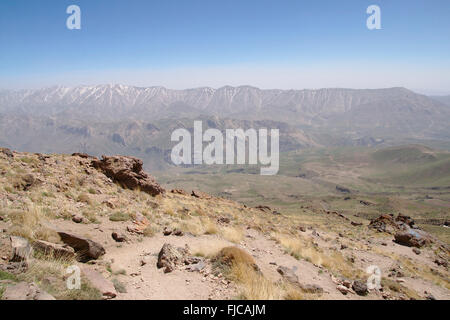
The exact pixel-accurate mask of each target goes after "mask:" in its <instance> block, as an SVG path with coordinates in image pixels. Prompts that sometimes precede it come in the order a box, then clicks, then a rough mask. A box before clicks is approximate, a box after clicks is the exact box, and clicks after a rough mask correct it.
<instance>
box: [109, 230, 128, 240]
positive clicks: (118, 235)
mask: <svg viewBox="0 0 450 320" xmlns="http://www.w3.org/2000/svg"><path fill="white" fill-rule="evenodd" d="M111 237H112V238H113V239H114V240H115V241H116V242H124V241H126V240H127V237H126V236H125V235H123V234H121V233H117V232H113V233H112V234H111Z"/></svg>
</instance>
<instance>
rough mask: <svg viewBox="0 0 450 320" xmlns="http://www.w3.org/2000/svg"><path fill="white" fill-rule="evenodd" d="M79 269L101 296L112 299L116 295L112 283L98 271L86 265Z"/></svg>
mask: <svg viewBox="0 0 450 320" xmlns="http://www.w3.org/2000/svg"><path fill="white" fill-rule="evenodd" d="M81 271H82V273H83V275H84V276H85V277H86V279H87V280H88V281H89V282H90V283H91V285H92V286H93V287H94V288H95V289H97V290H98V291H100V292H101V293H102V295H103V298H105V299H112V298H115V297H116V296H117V292H116V289H115V287H114V284H113V283H112V282H111V281H109V280H107V279H105V277H103V275H102V274H101V273H100V272H98V271H95V270H93V269H91V268H89V267H86V266H82V267H81Z"/></svg>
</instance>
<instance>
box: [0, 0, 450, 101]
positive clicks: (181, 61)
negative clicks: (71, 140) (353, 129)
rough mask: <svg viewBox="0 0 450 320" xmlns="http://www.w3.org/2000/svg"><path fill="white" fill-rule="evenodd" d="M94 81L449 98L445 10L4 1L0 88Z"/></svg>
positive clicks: (248, 0) (425, 5)
mask: <svg viewBox="0 0 450 320" xmlns="http://www.w3.org/2000/svg"><path fill="white" fill-rule="evenodd" d="M71 4H76V5H78V6H80V8H81V13H82V17H81V21H82V22H81V23H82V25H81V30H68V29H67V28H66V19H67V17H68V14H66V8H67V7H68V6H69V5H71ZM371 4H377V5H379V6H380V8H381V24H382V30H372V31H371V30H368V29H367V28H366V19H367V17H368V15H367V14H366V8H367V7H368V6H369V5H371ZM98 82H101V83H124V84H131V85H149V86H150V85H165V86H168V87H196V86H201V85H211V86H220V85H226V84H232V85H239V84H250V85H255V86H261V87H274V88H275V87H280V88H304V87H327V86H336V87H360V86H361V87H384V86H386V87H387V86H397V85H398V86H406V87H410V88H412V89H417V90H422V91H427V92H430V93H434V92H436V93H438V92H439V93H441V92H442V93H450V1H449V0H428V1H426V0H423V1H414V0H410V1H406V0H378V1H375V0H370V1H366V0H340V1H337V0H314V1H313V0H308V1H300V0H270V1H269V0H222V1H217V0H207V1H203V0H178V1H174V0H164V1H162V0H159V1H150V0H127V1H125V0H40V1H30V0H2V1H0V88H25V87H41V86H48V85H58V84H63V85H78V84H94V83H98Z"/></svg>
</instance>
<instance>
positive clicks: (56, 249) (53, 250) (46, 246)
mask: <svg viewBox="0 0 450 320" xmlns="http://www.w3.org/2000/svg"><path fill="white" fill-rule="evenodd" d="M33 249H34V250H35V251H37V252H41V253H43V254H47V255H51V256H53V257H55V258H68V259H71V258H75V250H74V249H73V248H72V247H69V246H68V245H60V244H56V243H51V242H47V241H43V240H36V241H35V242H33Z"/></svg>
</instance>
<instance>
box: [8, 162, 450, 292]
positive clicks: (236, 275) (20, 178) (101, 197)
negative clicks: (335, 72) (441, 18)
mask: <svg viewBox="0 0 450 320" xmlns="http://www.w3.org/2000/svg"><path fill="white" fill-rule="evenodd" d="M29 174H31V175H33V181H32V182H31V181H30V179H31V178H30V177H28V176H27V175H29ZM30 183H31V185H29V184H30ZM0 186H1V187H0V188H1V189H2V190H1V191H0V216H1V217H2V218H3V220H4V221H3V223H7V224H8V225H9V228H8V235H18V236H22V237H25V238H27V239H28V240H30V241H31V242H33V241H34V240H45V241H51V242H55V243H57V242H58V241H59V239H58V236H57V234H56V233H55V232H54V231H53V230H52V228H51V227H52V225H53V223H54V221H58V220H60V221H65V220H70V219H71V218H72V216H74V215H76V214H80V213H81V214H82V215H83V216H84V218H85V219H84V221H83V224H86V225H92V224H102V223H105V221H108V222H109V223H111V224H113V225H117V226H123V225H124V224H126V223H129V222H130V221H132V220H133V219H134V218H135V216H136V213H141V214H142V215H144V216H145V217H147V218H148V220H149V221H150V225H149V226H148V227H147V228H146V229H145V230H144V232H143V235H142V236H144V237H155V236H156V235H158V234H161V232H162V230H164V228H172V229H174V228H177V229H180V230H182V231H183V232H184V233H186V234H189V235H191V236H193V237H208V240H207V241H205V242H204V243H202V244H197V245H194V246H193V247H192V252H193V254H194V255H196V256H200V257H205V258H207V259H210V260H212V261H213V262H214V266H215V268H216V271H217V272H221V273H223V274H224V275H225V276H226V278H227V279H229V280H231V281H233V282H234V283H236V284H237V286H238V288H239V292H238V293H237V296H236V297H239V298H243V299H305V298H317V297H315V296H314V297H312V296H311V295H308V294H305V293H304V292H302V290H301V289H299V288H298V287H295V286H292V285H290V284H288V283H286V282H285V281H280V280H275V279H273V277H267V276H266V275H265V274H264V273H263V272H261V270H260V269H259V268H258V267H257V263H256V262H255V260H254V258H253V257H252V256H251V255H250V254H249V253H247V252H245V251H244V250H242V248H239V246H240V245H241V244H242V243H243V242H245V240H246V233H247V229H250V230H255V231H257V232H258V233H259V234H261V235H262V236H263V237H265V238H267V239H272V240H273V242H274V244H278V245H279V246H280V247H281V248H282V250H284V251H285V252H286V253H287V254H289V255H291V256H292V257H294V258H295V259H297V260H301V261H304V262H308V263H311V264H313V265H314V266H317V267H320V272H322V270H327V271H328V272H329V273H330V274H331V275H333V276H336V277H342V278H347V279H361V278H364V277H367V275H366V274H365V271H364V270H363V269H362V268H361V267H358V265H356V264H355V263H354V262H352V261H351V260H352V259H350V258H351V255H349V254H348V253H343V252H341V251H340V250H339V249H336V248H337V247H338V244H339V245H341V244H347V245H350V246H352V248H354V249H363V250H367V251H369V250H371V249H369V248H368V246H367V244H366V243H365V239H368V238H372V239H375V240H377V239H378V238H380V237H381V236H380V235H379V234H376V233H374V232H372V231H370V230H368V229H367V228H366V227H357V228H353V227H350V226H348V225H345V224H343V223H342V222H341V220H339V218H335V217H330V216H324V215H319V214H317V213H316V212H315V211H312V210H311V209H307V208H305V209H304V210H305V212H307V214H305V215H273V214H270V213H266V212H262V211H260V210H258V209H254V208H247V207H246V206H244V205H242V204H239V203H237V202H234V201H231V200H226V199H214V201H210V200H204V199H197V198H194V197H191V196H190V195H178V194H172V193H170V192H169V193H166V194H165V195H163V196H161V195H159V196H156V197H152V196H150V195H148V194H146V193H144V192H140V191H139V190H127V189H123V188H122V187H121V186H119V185H117V184H115V183H113V182H111V181H110V180H109V179H108V178H106V177H105V176H104V175H103V174H101V173H99V172H98V171H96V170H95V169H93V168H91V167H90V166H89V160H87V159H81V158H78V157H70V156H65V155H53V156H51V157H49V158H47V159H45V160H42V159H41V158H40V157H39V155H33V154H26V155H25V154H21V155H18V154H16V155H15V158H14V159H11V158H7V157H6V156H3V155H1V154H0ZM223 218H226V219H223ZM224 221H225V222H224ZM347 224H348V223H347ZM300 225H301V226H303V227H310V228H311V229H314V230H318V231H319V233H321V235H322V236H321V237H320V238H318V239H320V244H318V243H317V242H318V241H316V240H315V238H314V237H312V236H311V235H310V233H301V232H299V230H298V227H299V226H300ZM338 233H342V234H343V236H342V238H341V239H340V240H339V242H338V243H337V242H336V240H335V239H336V238H337V234H338ZM355 239H356V240H357V241H355ZM141 241H142V239H141ZM377 241H378V240H377ZM336 243H337V244H336ZM230 244H234V245H235V246H230ZM373 253H374V254H379V255H380V256H383V257H389V258H390V259H392V260H395V261H399V262H400V263H401V264H402V266H404V268H405V269H406V270H407V272H408V275H409V276H415V277H420V278H423V279H425V280H427V281H430V282H432V283H433V284H435V285H437V286H439V287H442V288H447V289H449V290H450V286H449V282H448V275H449V273H448V272H447V271H442V270H441V271H440V273H436V272H433V271H432V270H431V268H430V266H429V265H423V264H420V263H417V262H415V261H414V262H413V261H409V260H407V259H405V258H404V257H402V256H400V255H398V254H392V253H389V251H388V250H386V249H384V248H382V247H380V248H376V249H373ZM70 263H72V262H70V261H62V260H58V259H52V258H51V257H48V256H47V257H35V259H34V260H33V263H32V264H31V265H30V268H29V269H28V271H27V272H26V273H24V274H21V275H19V276H12V275H8V274H6V273H0V278H3V279H5V278H8V277H11V280H12V281H18V280H19V281H28V282H35V283H37V284H38V285H40V286H42V287H43V288H44V289H45V290H46V291H48V292H49V293H50V294H52V295H54V296H55V297H56V298H60V299H97V298H100V296H99V292H97V291H96V290H95V289H93V288H91V287H90V286H89V284H88V282H86V281H83V290H82V294H77V295H76V296H74V295H73V292H70V290H66V289H64V288H65V287H64V281H63V280H61V279H64V276H65V274H64V272H65V268H66V266H67V265H69V264H70ZM49 276H51V277H52V278H55V279H59V280H57V281H50V282H49V281H48V279H47V278H48V277H49ZM45 279H47V280H45ZM383 281H384V285H385V286H386V287H387V288H389V290H390V291H392V292H394V293H400V294H404V295H407V296H408V297H413V298H420V296H419V295H418V294H417V293H416V292H414V290H412V289H409V288H407V287H406V286H403V285H400V284H398V283H397V282H395V281H393V280H391V279H387V278H384V280H383ZM114 285H115V286H116V288H120V290H119V289H118V290H119V291H121V290H122V291H126V289H125V288H123V285H121V282H120V281H119V280H118V279H116V278H114ZM2 290H3V289H2V287H1V286H0V296H1V293H2Z"/></svg>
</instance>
